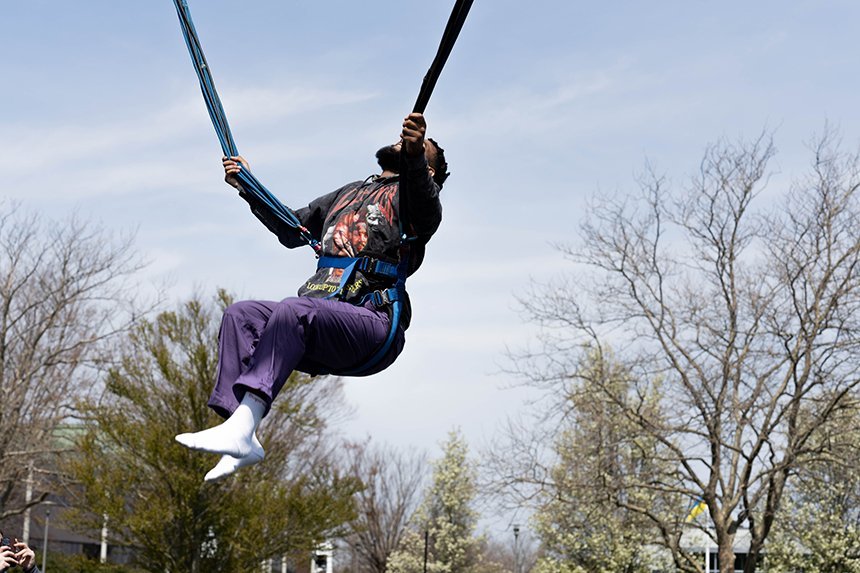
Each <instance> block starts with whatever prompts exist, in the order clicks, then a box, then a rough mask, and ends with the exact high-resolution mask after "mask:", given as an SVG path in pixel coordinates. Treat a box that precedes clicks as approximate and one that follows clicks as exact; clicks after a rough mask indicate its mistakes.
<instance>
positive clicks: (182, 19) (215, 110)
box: [173, 0, 321, 253]
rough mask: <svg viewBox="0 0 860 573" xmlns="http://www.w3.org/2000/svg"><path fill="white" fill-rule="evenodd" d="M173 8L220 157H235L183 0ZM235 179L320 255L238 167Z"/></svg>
mask: <svg viewBox="0 0 860 573" xmlns="http://www.w3.org/2000/svg"><path fill="white" fill-rule="evenodd" d="M173 4H174V5H175V6H176V13H177V15H178V16H179V23H180V25H181V27H182V35H183V37H184V38H185V45H186V46H188V53H189V54H191V61H192V62H193V64H194V70H195V71H196V72H197V79H198V80H200V89H201V91H202V92H203V99H204V101H205V102H206V109H207V110H208V111H209V117H210V119H211V120H212V125H213V127H214V128H215V133H216V134H217V136H218V141H219V142H220V143H221V150H222V151H223V152H224V155H226V156H228V157H235V156H237V155H239V151H238V150H237V149H236V142H235V141H234V140H233V134H232V133H231V131H230V126H229V124H228V123H227V116H226V114H225V113H224V107H223V106H222V105H221V98H219V97H218V92H217V91H216V90H215V82H214V80H213V79H212V73H211V71H210V69H209V65H208V64H207V63H206V57H205V56H204V55H203V47H202V46H201V44H200V39H199V38H198V36H197V31H196V30H195V28H194V22H193V21H192V20H191V11H190V10H189V9H188V2H187V1H186V0H173ZM237 178H238V179H239V181H240V182H241V183H242V187H243V189H245V191H247V192H248V193H249V194H250V195H251V196H253V197H254V198H256V199H257V200H258V201H260V202H262V203H263V204H264V205H265V206H266V207H268V208H269V209H270V210H271V211H272V213H274V215H275V216H276V217H277V218H278V219H279V220H281V221H282V222H283V223H285V224H286V225H288V226H289V227H291V228H293V229H296V231H298V233H299V235H300V236H301V237H302V239H304V240H305V241H306V242H307V243H308V245H310V246H311V247H312V248H313V249H314V251H315V252H317V253H319V252H320V250H321V245H320V242H319V241H318V240H317V239H315V238H314V237H313V236H312V235H311V234H310V232H309V231H308V230H307V229H306V228H305V227H304V226H302V224H301V221H299V219H298V217H296V215H295V213H293V212H292V211H291V210H290V209H289V208H288V207H287V206H285V205H284V204H283V203H281V202H280V201H279V200H278V199H277V198H276V197H275V196H274V195H272V193H271V192H270V191H269V190H268V189H266V187H265V186H264V185H263V184H262V183H260V181H259V180H258V179H257V178H256V177H254V175H253V174H252V173H251V172H250V171H248V170H247V169H246V168H245V167H244V166H241V165H240V171H239V174H238V175H237Z"/></svg>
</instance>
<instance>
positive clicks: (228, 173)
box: [221, 155, 251, 191]
mask: <svg viewBox="0 0 860 573" xmlns="http://www.w3.org/2000/svg"><path fill="white" fill-rule="evenodd" d="M221 163H222V164H223V165H224V181H226V182H227V183H229V184H230V185H232V186H233V187H235V188H236V189H238V190H239V191H242V184H241V183H239V179H238V177H236V175H238V173H239V171H241V168H240V167H239V164H240V163H241V165H242V167H244V168H245V169H247V170H248V171H250V170H251V166H250V165H249V164H248V162H247V161H245V158H244V157H242V156H241V155H235V156H233V157H223V158H222V159H221Z"/></svg>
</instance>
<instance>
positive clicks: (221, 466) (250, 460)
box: [203, 434, 266, 481]
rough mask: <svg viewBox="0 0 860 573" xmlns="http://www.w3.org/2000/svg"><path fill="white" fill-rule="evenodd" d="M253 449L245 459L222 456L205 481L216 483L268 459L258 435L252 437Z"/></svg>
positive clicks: (205, 477)
mask: <svg viewBox="0 0 860 573" xmlns="http://www.w3.org/2000/svg"><path fill="white" fill-rule="evenodd" d="M251 441H252V443H253V448H252V449H251V453H250V454H248V455H247V456H245V457H244V458H234V457H233V456H221V459H220V460H219V461H218V464H217V465H216V466H215V467H214V468H212V469H211V470H209V472H208V473H207V474H206V475H205V476H204V477H203V481H215V480H218V479H221V478H223V477H227V476H228V475H230V474H232V473H233V472H235V471H236V470H237V469H239V468H244V467H246V466H251V465H254V464H257V463H260V462H261V461H263V458H265V457H266V452H265V450H263V445H262V444H261V443H260V440H258V439H257V434H254V435H253V437H252V440H251Z"/></svg>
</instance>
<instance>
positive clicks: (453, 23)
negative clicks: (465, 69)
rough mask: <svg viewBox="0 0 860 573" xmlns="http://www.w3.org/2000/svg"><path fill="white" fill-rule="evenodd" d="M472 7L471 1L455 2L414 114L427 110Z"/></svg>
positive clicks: (422, 85)
mask: <svg viewBox="0 0 860 573" xmlns="http://www.w3.org/2000/svg"><path fill="white" fill-rule="evenodd" d="M471 7H472V0H457V3H456V4H455V5H454V9H453V10H452V11H451V16H450V17H449V18H448V25H447V26H445V33H444V34H442V41H441V42H440V43H439V50H438V51H437V52H436V57H435V58H434V59H433V63H432V64H431V65H430V69H429V70H427V75H425V76H424V81H423V82H422V84H421V91H419V92H418V99H416V100H415V106H414V107H413V108H412V111H413V112H415V113H424V110H425V109H426V108H427V102H429V101H430V96H431V95H433V88H435V87H436V81H437V80H438V79H439V76H440V75H441V74H442V68H444V67H445V62H447V61H448V56H450V55H451V50H452V49H453V48H454V43H456V41H457V37H458V36H459V35H460V30H462V29H463V23H465V22H466V16H468V15H469V9H470V8H471Z"/></svg>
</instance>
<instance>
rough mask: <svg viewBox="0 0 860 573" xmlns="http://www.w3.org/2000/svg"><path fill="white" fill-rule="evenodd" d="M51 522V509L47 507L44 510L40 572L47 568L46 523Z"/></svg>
mask: <svg viewBox="0 0 860 573" xmlns="http://www.w3.org/2000/svg"><path fill="white" fill-rule="evenodd" d="M50 522H51V510H50V509H48V510H46V511H45V535H44V539H42V573H45V572H46V571H47V570H48V567H47V560H48V524H49V523H50Z"/></svg>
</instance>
